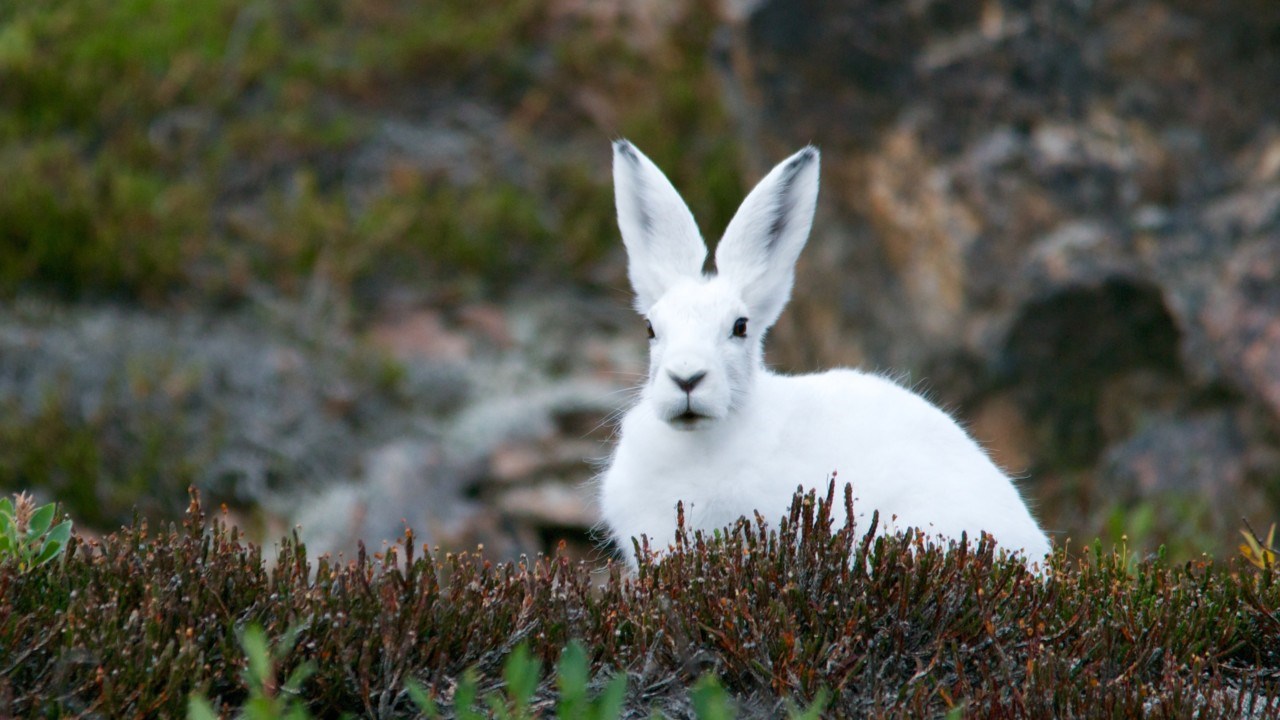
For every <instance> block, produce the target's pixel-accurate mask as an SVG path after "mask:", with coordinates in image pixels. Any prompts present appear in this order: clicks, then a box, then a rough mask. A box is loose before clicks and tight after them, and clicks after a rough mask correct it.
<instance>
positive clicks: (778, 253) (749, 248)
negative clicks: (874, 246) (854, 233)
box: [613, 140, 818, 430]
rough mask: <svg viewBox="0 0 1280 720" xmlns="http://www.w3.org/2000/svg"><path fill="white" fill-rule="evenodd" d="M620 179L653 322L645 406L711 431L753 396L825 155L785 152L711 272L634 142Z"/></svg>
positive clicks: (622, 154) (621, 211)
mask: <svg viewBox="0 0 1280 720" xmlns="http://www.w3.org/2000/svg"><path fill="white" fill-rule="evenodd" d="M613 185H614V194H615V198H616V202H617V206H618V225H619V227H620V228H621V230H622V241H623V243H624V244H625V245H626V247H627V258H628V275H629V276H630V278H631V285H632V287H633V288H634V289H635V291H636V302H635V306H636V310H638V311H639V312H640V314H641V315H643V316H644V317H645V319H646V320H647V321H648V333H649V380H648V383H647V384H646V386H645V388H644V396H643V397H644V401H645V402H647V403H648V404H649V405H650V406H651V407H653V408H654V410H655V411H656V412H657V413H658V416H659V418H661V419H662V420H664V421H666V422H667V423H670V424H671V425H672V426H673V427H676V428H678V429H682V430H694V429H699V428H703V427H707V426H709V425H711V424H713V423H715V422H716V421H718V420H721V419H724V418H726V417H728V416H729V415H731V414H732V413H733V412H735V411H736V410H738V409H740V408H741V407H742V406H743V404H744V403H745V402H746V401H747V399H748V398H749V396H750V391H751V387H752V385H753V383H754V380H755V373H756V370H757V369H758V368H759V367H761V366H762V358H761V354H762V352H763V349H762V348H763V343H764V335H765V333H766V332H767V331H768V330H769V328H770V327H772V326H773V323H774V321H776V320H777V319H778V315H779V314H780V313H781V312H782V308H783V306H785V305H786V304H787V299H788V298H789V297H790V295H791V284H792V281H793V279H794V276H795V262H796V258H797V257H799V255H800V250H801V248H803V247H804V243H805V240H806V239H807V238H808V237H809V226H810V225H811V224H812V222H813V210H814V206H815V204H816V202H817V198H818V150H817V148H814V147H812V146H810V147H807V148H805V149H803V150H801V151H800V152H798V153H796V154H795V155H792V156H791V157H789V158H787V159H786V160H784V161H783V162H782V163H781V164H779V165H778V166H777V167H775V168H774V169H773V170H772V171H771V172H770V173H769V174H768V175H766V176H765V178H764V179H763V180H761V181H760V184H759V185H757V186H756V188H755V189H754V190H752V191H751V194H750V195H748V196H747V199H746V200H744V201H743V203H742V207H741V208H739V209H738V213H737V214H736V215H735V216H734V218H733V220H732V221H731V222H730V223H729V227H728V228H727V229H726V230H725V233H724V237H723V238H722V239H721V241H720V244H719V246H718V247H717V248H716V255H715V264H716V270H715V272H712V273H708V274H704V273H703V271H702V268H703V265H704V262H705V260H706V256H707V248H706V245H704V244H703V242H702V236H701V235H700V234H699V232H698V226H697V223H695V222H694V220H693V215H692V214H691V213H690V212H689V208H688V207H687V206H685V204H684V201H683V200H681V199H680V195H679V193H677V192H676V189H675V188H674V187H672V186H671V182H670V181H669V180H667V178H666V176H665V175H663V174H662V171H661V170H659V169H658V167H657V166H656V165H654V164H653V163H652V162H651V161H650V160H649V158H647V157H645V156H644V155H642V154H641V153H640V151H639V150H636V148H635V147H634V146H633V145H632V144H631V143H629V142H627V141H626V140H619V141H617V142H615V143H614V145H613Z"/></svg>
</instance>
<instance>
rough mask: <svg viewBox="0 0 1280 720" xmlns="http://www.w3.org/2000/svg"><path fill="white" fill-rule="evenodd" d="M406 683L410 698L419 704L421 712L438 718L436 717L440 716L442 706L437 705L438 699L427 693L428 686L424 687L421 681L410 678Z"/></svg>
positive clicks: (432, 718) (434, 718) (431, 719)
mask: <svg viewBox="0 0 1280 720" xmlns="http://www.w3.org/2000/svg"><path fill="white" fill-rule="evenodd" d="M404 685H405V689H406V690H408V691H409V699H410V700H412V701H413V704H414V705H417V706H418V711H419V712H421V713H422V714H423V715H426V716H427V717H428V718H430V720H436V718H439V717H440V708H439V707H437V706H436V701H435V700H432V699H431V696H430V695H428V694H427V691H426V688H424V687H422V684H421V683H419V682H418V681H417V680H414V679H413V678H409V680H408V681H407V682H406V683H405V684H404Z"/></svg>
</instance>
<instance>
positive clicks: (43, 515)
mask: <svg viewBox="0 0 1280 720" xmlns="http://www.w3.org/2000/svg"><path fill="white" fill-rule="evenodd" d="M53 512H54V507H53V503H49V504H48V505H45V506H44V507H42V508H40V509H38V510H36V511H35V513H34V514H33V515H32V516H31V522H30V523H29V524H28V525H27V537H29V538H38V537H40V536H41V535H43V534H44V533H45V531H46V530H48V529H49V525H50V524H51V523H53Z"/></svg>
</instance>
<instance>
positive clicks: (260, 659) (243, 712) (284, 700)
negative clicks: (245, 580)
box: [187, 624, 315, 720]
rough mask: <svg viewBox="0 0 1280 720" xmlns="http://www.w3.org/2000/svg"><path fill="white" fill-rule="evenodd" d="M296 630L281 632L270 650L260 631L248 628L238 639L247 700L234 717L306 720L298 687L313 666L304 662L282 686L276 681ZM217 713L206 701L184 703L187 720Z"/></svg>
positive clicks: (194, 699) (203, 719)
mask: <svg viewBox="0 0 1280 720" xmlns="http://www.w3.org/2000/svg"><path fill="white" fill-rule="evenodd" d="M297 636H298V629H297V628H292V629H290V630H287V631H285V634H284V636H283V637H281V639H280V641H279V643H277V644H276V646H275V647H271V645H270V643H269V642H268V640H267V637H266V635H265V634H264V633H263V631H262V628H261V627H260V626H258V625H256V624H255V625H249V626H248V627H247V628H245V630H244V634H243V636H242V637H241V638H240V644H241V647H243V648H244V654H245V659H246V661H247V662H246V666H245V670H244V684H245V686H246V687H247V688H248V689H249V697H248V699H247V700H245V703H244V706H243V707H241V708H240V711H239V712H237V713H236V714H235V716H234V717H236V718H239V719H240V720H307V718H310V717H311V713H310V712H308V710H307V706H306V704H305V703H303V702H302V701H301V700H300V699H299V693H300V692H301V691H302V684H303V683H304V682H306V680H307V678H308V677H310V676H311V674H312V673H314V672H315V664H314V663H311V662H305V663H302V664H301V665H299V666H297V667H296V668H294V670H293V672H292V673H290V675H289V677H288V679H286V680H285V682H284V684H283V685H279V684H278V683H277V680H276V667H277V665H278V664H279V663H280V661H281V660H283V659H284V657H285V656H286V655H287V654H288V653H289V652H290V651H291V650H292V649H293V645H294V642H295V640H297ZM216 717H218V713H217V712H216V711H215V710H214V709H213V706H212V705H211V704H210V703H209V701H208V700H206V699H204V698H202V697H200V696H198V695H192V696H191V698H190V699H189V700H188V701H187V718H188V720H209V719H211V718H216Z"/></svg>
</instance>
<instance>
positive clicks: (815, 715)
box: [787, 690, 831, 720]
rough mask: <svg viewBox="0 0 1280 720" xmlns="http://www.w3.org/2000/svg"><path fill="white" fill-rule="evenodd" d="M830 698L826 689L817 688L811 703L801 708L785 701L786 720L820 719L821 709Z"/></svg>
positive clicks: (823, 708)
mask: <svg viewBox="0 0 1280 720" xmlns="http://www.w3.org/2000/svg"><path fill="white" fill-rule="evenodd" d="M830 699H831V696H830V694H829V693H827V691H826V690H819V691H818V694H817V695H816V696H815V697H814V698H813V703H812V704H810V705H809V707H807V708H805V709H803V710H801V709H800V708H797V707H796V706H795V705H794V704H793V703H791V702H790V701H787V718H788V720H821V718H822V711H823V710H825V709H826V707H827V702H828V701H829V700H830Z"/></svg>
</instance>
